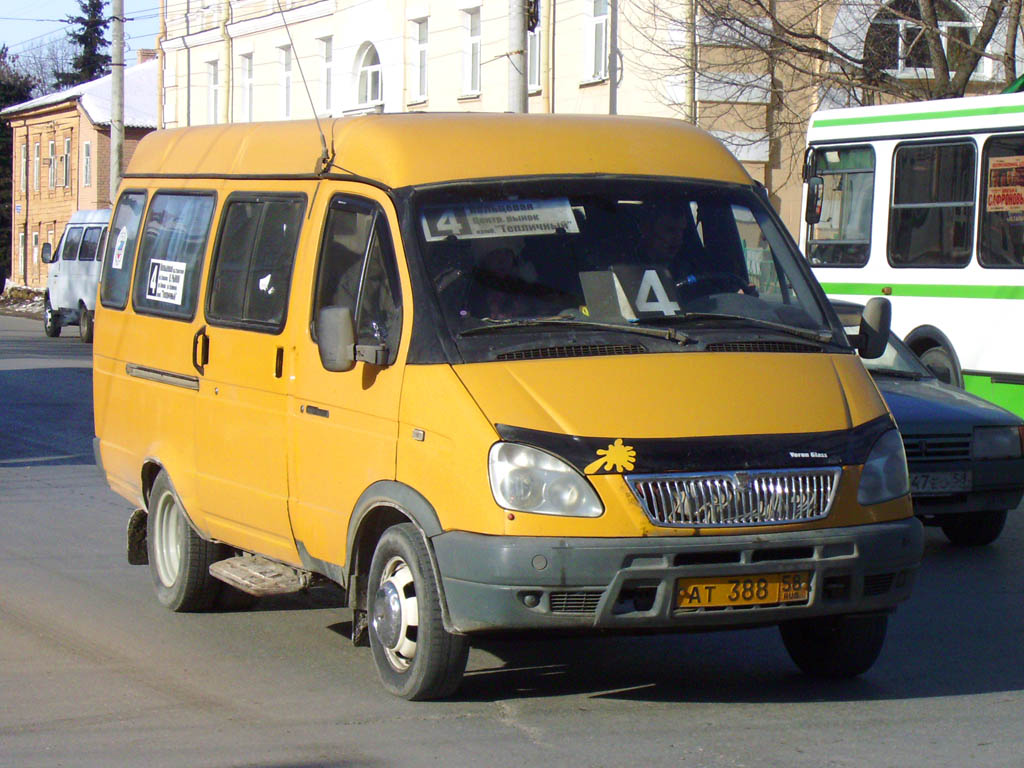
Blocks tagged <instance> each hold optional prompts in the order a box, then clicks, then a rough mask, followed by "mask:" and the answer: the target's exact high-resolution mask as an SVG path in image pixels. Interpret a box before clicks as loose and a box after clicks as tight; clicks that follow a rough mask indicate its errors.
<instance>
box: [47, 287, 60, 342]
mask: <svg viewBox="0 0 1024 768" xmlns="http://www.w3.org/2000/svg"><path fill="white" fill-rule="evenodd" d="M43 333H45V334H46V335H47V336H49V337H50V338H51V339H55V338H57V337H58V336H60V318H59V317H58V316H57V313H56V312H55V311H54V309H53V307H52V306H51V305H50V294H46V298H45V299H44V301H43Z"/></svg>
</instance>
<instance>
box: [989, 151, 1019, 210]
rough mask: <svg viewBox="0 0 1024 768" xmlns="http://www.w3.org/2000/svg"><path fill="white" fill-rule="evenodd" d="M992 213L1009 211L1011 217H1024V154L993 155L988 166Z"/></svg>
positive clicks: (990, 208)
mask: <svg viewBox="0 0 1024 768" xmlns="http://www.w3.org/2000/svg"><path fill="white" fill-rule="evenodd" d="M986 208H987V209H988V211H989V212H990V213H1008V214H1011V218H1012V219H1015V220H1019V219H1021V218H1024V156H1021V155H1015V156H1012V157H993V158H991V159H990V160H989V166H988V199H987V200H986Z"/></svg>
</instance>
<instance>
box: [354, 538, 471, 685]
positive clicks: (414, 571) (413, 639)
mask: <svg viewBox="0 0 1024 768" xmlns="http://www.w3.org/2000/svg"><path fill="white" fill-rule="evenodd" d="M367 608H368V613H369V615H370V632H369V635H370V649H371V651H372V652H373V661H374V664H376V666H377V673H378V674H379V675H380V680H381V682H382V683H383V684H384V687H385V688H386V689H387V690H388V691H390V692H391V693H393V694H395V695H396V696H401V697H402V698H404V699H410V700H412V701H417V700H424V699H438V698H442V697H444V696H448V695H450V694H452V693H454V691H455V689H456V688H458V687H459V683H461V682H462V675H463V673H464V672H465V671H466V661H467V659H468V657H469V643H468V642H467V641H466V638H465V637H461V636H458V635H452V634H450V633H448V632H447V631H446V630H445V628H444V624H443V622H442V620H441V598H440V593H439V590H438V587H437V582H436V580H435V579H434V571H433V569H432V568H431V565H430V555H429V553H428V552H427V546H426V544H425V543H424V541H423V537H422V536H421V535H420V533H419V531H418V530H417V529H416V527H415V526H414V525H412V524H411V523H403V524H401V525H395V526H392V527H391V528H388V529H387V530H386V531H384V534H383V535H382V536H381V537H380V541H379V542H378V543H377V548H376V550H375V551H374V553H373V561H372V562H371V563H370V578H369V594H368V595H367Z"/></svg>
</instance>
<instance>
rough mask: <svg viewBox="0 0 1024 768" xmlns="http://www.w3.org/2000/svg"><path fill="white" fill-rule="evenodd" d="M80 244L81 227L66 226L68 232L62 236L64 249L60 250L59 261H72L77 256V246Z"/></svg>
mask: <svg viewBox="0 0 1024 768" xmlns="http://www.w3.org/2000/svg"><path fill="white" fill-rule="evenodd" d="M81 244H82V228H81V227H68V233H67V234H66V235H65V236H64V249H63V250H62V251H61V254H60V260H61V261H74V260H75V259H77V258H78V246H79V245H81Z"/></svg>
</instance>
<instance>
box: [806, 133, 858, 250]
mask: <svg viewBox="0 0 1024 768" xmlns="http://www.w3.org/2000/svg"><path fill="white" fill-rule="evenodd" d="M814 175H815V176H820V177H821V178H822V180H823V181H824V188H823V191H822V201H821V219H820V220H819V221H818V223H816V224H810V225H808V233H807V258H808V259H809V260H810V262H811V264H814V265H816V266H817V265H822V266H829V267H863V266H864V265H865V264H867V263H868V256H869V254H870V253H871V207H872V203H873V201H874V195H875V152H874V149H872V148H871V147H834V148H833V147H822V148H819V149H816V150H815V152H814Z"/></svg>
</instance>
